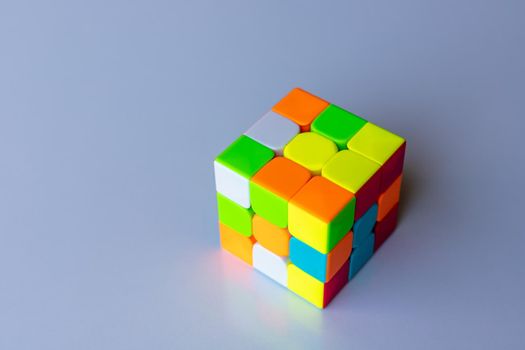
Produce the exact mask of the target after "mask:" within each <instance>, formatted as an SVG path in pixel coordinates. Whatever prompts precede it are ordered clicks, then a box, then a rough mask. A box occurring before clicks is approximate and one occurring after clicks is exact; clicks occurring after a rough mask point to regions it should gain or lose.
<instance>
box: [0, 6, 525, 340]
mask: <svg viewBox="0 0 525 350" xmlns="http://www.w3.org/2000/svg"><path fill="white" fill-rule="evenodd" d="M524 14H525V6H524V5H523V2H522V1H461V0H460V1H458V0H454V1H449V0H440V1H419V0H413V1H408V0H401V1H391V0H382V1H380V0H370V1H368V0H367V1H346V2H343V1H341V2H325V3H321V2H320V1H319V2H315V3H311V2H307V1H301V2H299V1H295V2H292V1H278V2H274V3H272V4H270V2H267V1H260V2H255V1H237V2H230V1H226V2H220V1H191V2H190V1H184V2H182V1H179V2H176V1H83V2H79V1H33V2H27V1H22V0H21V1H2V2H1V3H0V162H1V165H0V348H1V349H6V350H12V349H17V350H18V349H28V350H35V349H39V350H42V349H53V350H56V349H67V350H69V349H75V350H77V349H81V350H82V349H97V350H100V349H112V350H114V349H126V350H128V349H155V350H157V349H185V348H240V349H251V348H277V347H280V348H283V349H305V348H316V347H319V346H321V345H324V346H326V347H327V348H329V349H339V348H345V349H383V348H387V347H388V348H391V349H423V348H425V349H450V348H452V349H460V348H463V349H496V348H500V349H523V348H524V347H525V334H524V333H525V303H524V297H525V279H524V277H525V273H524V266H525V254H524V251H525V237H524V228H523V222H524V219H523V210H524V207H525V205H524V198H525V193H524V191H523V179H524V178H525V173H524V169H525V168H524V166H523V164H524V161H525V157H524V151H523V150H524V148H525V147H524V145H523V144H524V143H523V140H522V139H521V138H522V135H523V133H524V131H525V123H524V121H523V120H524V115H523V113H524V112H523V111H524V107H523V102H524V83H523V82H524V79H525V74H524V72H525V70H524V61H525V55H524V42H525V26H524V24H523V18H524ZM294 86H301V87H304V88H306V89H309V90H311V91H313V92H314V93H316V94H319V95H320V96H322V97H324V98H326V99H328V100H330V101H332V102H334V103H336V104H339V105H341V106H343V107H345V108H348V109H350V110H352V111H354V112H355V113H357V114H361V115H363V116H365V117H366V118H368V119H370V120H371V121H373V122H375V123H378V124H380V125H382V126H385V127H386V128H389V129H391V130H393V131H394V132H396V133H399V134H401V135H403V136H405V137H406V138H407V140H408V151H407V161H406V170H405V171H406V181H405V183H404V189H403V197H404V198H403V203H402V211H401V222H400V225H399V227H398V230H397V232H396V234H395V235H394V236H392V238H391V239H390V240H389V241H388V242H387V243H386V244H385V245H384V246H383V248H382V249H381V250H380V251H379V252H378V253H377V254H376V255H375V256H374V258H373V260H372V261H371V262H370V263H369V264H368V265H367V266H366V267H365V269H364V270H363V271H362V272H361V273H360V274H359V276H358V277H357V278H356V279H355V280H353V281H352V282H351V283H350V284H349V285H348V286H347V287H346V288H345V289H344V290H343V292H342V293H340V294H339V296H338V297H337V298H336V299H335V300H334V302H333V303H332V304H331V306H330V307H329V308H328V309H326V310H325V311H323V312H320V311H318V310H317V309H315V308H313V307H311V306H310V305H308V304H306V303H305V302H303V301H302V300H300V299H298V298H297V297H295V296H294V295H292V294H290V293H289V292H287V291H286V290H285V289H282V288H280V287H278V286H277V285H274V284H273V283H272V282H270V281H269V280H267V279H266V278H265V277H263V276H260V275H258V274H256V273H255V272H252V271H251V270H249V269H248V268H246V267H245V266H242V265H241V264H238V263H237V262H236V261H235V260H234V259H233V258H231V257H230V256H228V255H227V254H226V253H222V252H221V251H220V250H219V240H218V232H217V223H216V220H217V217H216V213H215V210H216V207H215V193H214V180H213V174H212V160H213V158H214V156H215V155H217V154H218V153H219V152H220V151H221V150H222V149H223V148H224V147H225V146H227V145H228V143H229V142H231V141H232V140H234V138H236V137H237V136H238V135H239V134H240V133H242V132H243V131H244V130H245V129H246V128H247V127H248V126H249V125H250V124H251V123H253V122H254V121H255V120H256V119H257V118H258V117H259V116H260V115H262V114H263V113H264V112H265V111H267V110H268V109H269V108H270V107H271V106H272V104H273V103H275V102H276V101H277V100H278V99H279V98H280V97H281V96H282V95H283V94H285V93H286V92H287V91H288V90H289V89H291V88H292V87H294Z"/></svg>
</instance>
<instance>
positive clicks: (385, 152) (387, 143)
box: [347, 123, 405, 165]
mask: <svg viewBox="0 0 525 350" xmlns="http://www.w3.org/2000/svg"><path fill="white" fill-rule="evenodd" d="M404 142H405V140H404V139H403V138H402V137H400V136H397V135H395V134H393V133H391V132H390V131H387V130H385V129H383V128H380V127H379V126H377V125H375V124H372V123H367V124H366V125H364V126H363V127H362V128H361V130H359V131H358V132H357V133H356V134H355V135H354V137H352V138H351V139H350V140H349V141H348V143H347V147H348V149H350V150H353V151H355V152H357V153H360V154H362V155H363V156H365V157H367V158H370V159H372V160H373V161H375V162H377V163H379V164H380V165H383V164H385V163H386V161H387V160H388V158H390V157H391V156H392V155H393V154H394V152H395V151H397V150H398V149H399V148H400V147H401V146H402V145H403V143H404Z"/></svg>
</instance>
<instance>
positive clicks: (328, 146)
mask: <svg viewBox="0 0 525 350" xmlns="http://www.w3.org/2000/svg"><path fill="white" fill-rule="evenodd" d="M336 153H337V146H336V145H335V143H334V142H333V141H331V140H330V139H327V138H326V137H324V136H321V135H319V134H317V133H314V132H304V133H301V134H299V135H297V136H296V137H294V138H293V139H292V140H291V141H290V143H289V144H288V145H286V147H285V148H284V156H285V157H286V158H288V159H291V160H293V161H294V162H296V163H298V164H301V165H302V166H304V167H305V168H307V169H308V170H310V171H311V172H312V174H315V175H321V171H322V169H323V166H324V165H325V164H326V162H328V160H329V159H330V158H332V157H333V156H334V155H335V154H336Z"/></svg>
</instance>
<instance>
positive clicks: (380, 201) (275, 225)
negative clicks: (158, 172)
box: [214, 88, 406, 308]
mask: <svg viewBox="0 0 525 350" xmlns="http://www.w3.org/2000/svg"><path fill="white" fill-rule="evenodd" d="M405 149H406V142H405V140H404V139H403V138H401V137H399V136H397V135H395V134H393V133H391V132H389V131H387V130H385V129H382V128H380V127H379V126H377V125H375V124H372V123H371V122H368V121H367V120H366V119H364V118H361V117H360V116H357V115H355V114H353V113H351V112H348V111H345V110H344V109H343V108H341V107H338V106H336V105H333V104H330V103H328V102H327V101H325V100H323V99H321V98H319V97H317V96H314V95H312V94H310V93H309V92H306V91H304V90H302V89H299V88H296V89H293V90H292V91H291V92H290V93H288V95H286V96H285V97H284V98H283V99H282V100H280V101H279V102H278V103H277V104H275V105H274V107H273V108H272V109H271V111H269V112H267V113H266V114H264V115H263V116H262V117H261V118H260V119H259V120H258V121H257V122H256V123H255V124H254V125H253V126H252V127H250V128H249V129H248V130H247V131H246V132H245V133H244V134H243V135H242V136H241V137H239V138H238V139H237V140H235V141H234V142H233V143H232V144H231V145H230V146H229V147H228V148H226V150H225V151H223V152H222V153H221V154H220V155H219V156H218V157H217V158H216V159H215V162H214V169H215V180H216V189H217V192H218V194H217V202H218V211H219V215H218V217H219V224H220V235H221V245H222V246H223V248H224V249H225V250H226V251H228V252H230V253H231V254H233V255H235V256H237V257H239V258H240V259H241V260H243V261H244V262H246V263H248V264H250V265H252V266H253V267H254V269H256V270H258V271H259V272H261V273H262V274H264V275H266V276H267V277H269V278H271V279H273V280H274V281H276V282H277V283H279V284H280V285H283V286H285V287H287V288H288V289H290V290H291V291H293V292H295V293H296V294H298V295H299V296H301V297H303V298H304V299H306V300H308V301H309V302H310V303H312V304H314V305H316V306H317V307H319V308H324V307H325V306H326V305H327V304H328V303H329V302H330V301H331V300H332V298H333V297H334V296H335V295H336V294H337V293H338V292H339V290H340V289H341V288H342V287H343V286H344V285H345V283H346V282H347V281H348V280H349V279H350V278H352V277H353V276H354V275H355V274H356V273H357V271H359V270H361V268H362V267H363V266H364V265H365V263H366V262H367V261H368V259H369V258H370V257H371V256H372V254H373V253H374V252H375V250H377V249H378V248H379V247H380V246H381V245H382V244H383V242H385V241H386V239H387V238H388V237H389V235H390V234H391V233H392V231H393V230H394V229H395V226H396V223H397V208H398V202H399V193H400V186H401V179H402V170H403V162H404V154H405Z"/></svg>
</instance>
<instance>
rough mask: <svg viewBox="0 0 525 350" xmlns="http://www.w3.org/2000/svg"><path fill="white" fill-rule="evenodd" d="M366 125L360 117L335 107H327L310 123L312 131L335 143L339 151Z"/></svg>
mask: <svg viewBox="0 0 525 350" xmlns="http://www.w3.org/2000/svg"><path fill="white" fill-rule="evenodd" d="M366 123H367V121H366V120H364V119H363V118H361V117H358V116H357V115H355V114H353V113H350V112H348V111H345V110H344V109H342V108H340V107H337V106H335V105H329V106H328V107H327V108H326V109H325V110H324V111H323V112H321V114H320V115H319V116H318V117H317V118H316V119H315V121H314V122H313V123H312V131H315V132H316V133H318V134H320V135H323V136H325V137H326V138H328V139H330V140H332V141H333V142H335V143H336V145H337V147H338V148H339V149H340V150H343V149H346V148H347V143H348V141H349V140H350V139H351V138H352V136H354V135H355V134H356V133H357V132H358V131H359V130H360V129H361V128H362V127H363V126H364V125H365V124H366Z"/></svg>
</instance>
